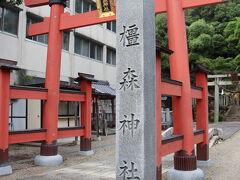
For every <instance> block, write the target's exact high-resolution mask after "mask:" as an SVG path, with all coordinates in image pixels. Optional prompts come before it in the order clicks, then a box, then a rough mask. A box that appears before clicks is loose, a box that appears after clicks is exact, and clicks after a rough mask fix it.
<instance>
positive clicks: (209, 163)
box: [197, 159, 212, 167]
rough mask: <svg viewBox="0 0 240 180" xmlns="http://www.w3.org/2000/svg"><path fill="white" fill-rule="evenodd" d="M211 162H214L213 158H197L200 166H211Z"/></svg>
mask: <svg viewBox="0 0 240 180" xmlns="http://www.w3.org/2000/svg"><path fill="white" fill-rule="evenodd" d="M211 164H212V161H211V159H209V160H207V161H202V160H197V166H200V167H209V166H211Z"/></svg>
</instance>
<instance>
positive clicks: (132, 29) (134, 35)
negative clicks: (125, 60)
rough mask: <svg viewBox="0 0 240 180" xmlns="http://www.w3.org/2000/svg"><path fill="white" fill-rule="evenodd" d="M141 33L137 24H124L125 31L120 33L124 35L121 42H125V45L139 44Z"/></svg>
mask: <svg viewBox="0 0 240 180" xmlns="http://www.w3.org/2000/svg"><path fill="white" fill-rule="evenodd" d="M139 35H140V34H139V33H138V27H137V25H136V24H133V25H131V26H128V28H127V27H126V26H123V32H122V33H120V36H122V37H121V40H120V42H123V46H124V47H125V46H126V47H129V46H136V45H139V42H138V38H139ZM126 40H127V43H126Z"/></svg>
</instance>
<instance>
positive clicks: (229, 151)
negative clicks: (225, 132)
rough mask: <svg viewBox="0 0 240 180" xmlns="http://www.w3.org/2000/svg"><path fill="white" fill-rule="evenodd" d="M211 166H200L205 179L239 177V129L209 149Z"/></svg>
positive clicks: (217, 179)
mask: <svg viewBox="0 0 240 180" xmlns="http://www.w3.org/2000/svg"><path fill="white" fill-rule="evenodd" d="M210 159H211V160H212V166H211V167H208V168H201V169H202V170H203V171H204V173H205V177H206V180H239V179H240V176H239V174H240V131H238V132H237V133H235V134H234V135H233V136H232V137H230V138H229V139H227V140H225V141H224V142H223V143H221V144H217V145H215V146H213V147H212V148H211V149H210Z"/></svg>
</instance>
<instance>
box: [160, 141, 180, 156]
mask: <svg viewBox="0 0 240 180" xmlns="http://www.w3.org/2000/svg"><path fill="white" fill-rule="evenodd" d="M181 149H183V140H182V139H180V140H177V141H174V142H171V143H167V144H162V146H161V156H162V157H163V156H166V155H168V154H171V153H174V152H177V151H179V150H181Z"/></svg>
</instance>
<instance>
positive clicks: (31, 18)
mask: <svg viewBox="0 0 240 180" xmlns="http://www.w3.org/2000/svg"><path fill="white" fill-rule="evenodd" d="M42 21H43V18H42V17H39V16H37V15H34V14H30V13H27V28H28V26H29V25H30V24H35V23H39V22H42ZM26 37H27V38H28V39H31V40H33V41H37V42H40V43H44V44H47V43H48V35H47V34H43V35H38V36H27V35H26Z"/></svg>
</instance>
